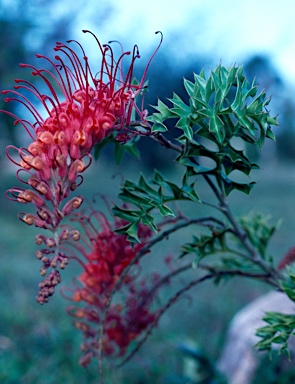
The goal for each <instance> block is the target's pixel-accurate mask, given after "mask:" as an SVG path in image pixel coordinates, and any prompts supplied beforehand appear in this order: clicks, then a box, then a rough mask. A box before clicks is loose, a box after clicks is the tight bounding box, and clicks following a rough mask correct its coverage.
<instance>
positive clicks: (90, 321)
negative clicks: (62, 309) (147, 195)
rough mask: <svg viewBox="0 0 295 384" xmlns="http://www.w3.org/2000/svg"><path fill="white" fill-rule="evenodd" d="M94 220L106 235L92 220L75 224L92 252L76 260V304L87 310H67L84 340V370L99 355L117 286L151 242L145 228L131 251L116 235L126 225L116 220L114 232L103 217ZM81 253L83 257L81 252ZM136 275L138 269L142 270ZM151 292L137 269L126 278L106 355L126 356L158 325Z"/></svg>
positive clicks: (111, 318) (105, 341)
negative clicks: (79, 270)
mask: <svg viewBox="0 0 295 384" xmlns="http://www.w3.org/2000/svg"><path fill="white" fill-rule="evenodd" d="M91 216H92V217H95V218H96V219H97V221H98V223H99V225H100V227H101V230H97V229H96V223H95V222H94V221H93V220H89V219H88V217H87V216H83V215H82V214H81V213H77V214H76V220H79V221H80V223H81V224H82V226H83V228H84V232H85V234H86V238H83V239H84V242H85V243H86V244H88V245H89V246H90V248H91V250H90V252H89V253H87V252H85V249H84V248H83V253H84V258H85V259H86V261H84V260H81V258H80V257H79V256H78V254H75V257H76V258H79V259H80V260H81V264H82V265H83V272H82V274H81V275H80V277H79V281H80V284H79V286H77V287H76V289H75V290H74V292H73V294H72V296H71V300H72V301H74V302H75V303H77V304H78V303H80V305H82V306H83V308H82V307H81V306H79V307H78V306H71V307H69V308H68V312H69V314H70V315H72V316H74V317H75V318H77V319H78V321H76V322H75V326H76V327H77V328H78V329H79V330H81V331H82V332H83V334H84V342H83V344H82V347H81V349H82V351H83V353H84V355H83V357H82V358H81V361H80V363H81V364H82V365H87V364H88V363H90V361H91V359H92V357H94V356H96V354H97V349H98V344H97V336H98V333H97V332H98V326H99V324H101V322H102V319H103V317H104V313H105V310H106V303H107V301H108V298H109V297H110V296H111V295H112V294H113V289H114V286H115V283H116V282H117V281H118V279H119V278H120V276H121V274H122V273H123V271H124V270H125V268H126V267H127V266H130V263H131V262H132V261H133V260H134V258H135V257H136V256H137V254H138V252H140V251H141V250H142V249H143V247H144V246H146V245H147V243H148V242H149V240H150V239H151V236H152V232H151V230H150V229H149V228H148V227H144V226H142V227H140V228H139V238H140V241H141V243H139V244H134V245H133V246H132V245H131V244H130V242H129V241H128V240H127V236H122V235H120V234H118V233H116V232H114V228H117V227H118V226H119V227H121V226H122V225H123V224H124V223H123V222H122V221H120V220H119V219H116V223H115V226H114V227H112V226H111V225H110V223H109V222H108V220H107V219H106V218H105V217H104V216H103V215H102V214H98V213H95V212H94V213H93V214H92V215H91ZM78 249H79V250H80V251H81V248H80V247H78ZM135 269H138V265H137V264H135ZM156 281H157V278H156V277H154V278H153V280H152V284H155V282H156ZM150 288H151V287H150V286H149V284H147V282H146V281H145V280H140V279H139V277H138V273H134V268H133V270H132V272H131V270H130V271H129V272H128V273H127V274H126V275H125V276H124V277H123V278H122V281H121V283H120V285H119V290H120V295H122V297H123V301H122V302H121V301H117V302H116V303H115V304H112V305H111V307H110V308H109V310H108V314H107V317H106V321H105V333H104V337H103V340H102V345H103V353H104V354H105V355H108V356H113V357H114V356H122V355H124V353H125V352H126V349H127V348H128V346H129V345H130V343H131V342H132V341H133V340H134V339H136V338H137V337H138V336H139V335H140V334H141V333H142V332H143V331H144V330H145V329H146V328H147V327H148V326H149V325H151V324H154V323H155V322H156V312H153V311H151V309H150V306H151V303H152V299H153V296H152V295H151V297H150V295H149V289H150ZM95 326H96V327H95ZM95 328H96V331H95Z"/></svg>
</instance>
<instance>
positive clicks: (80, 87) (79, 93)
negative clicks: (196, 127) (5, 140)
mask: <svg viewBox="0 0 295 384" xmlns="http://www.w3.org/2000/svg"><path fill="white" fill-rule="evenodd" d="M84 32H89V31H84ZM90 33H91V32H90ZM93 36H94V35H93ZM94 37H95V36H94ZM95 42H96V44H97V48H98V50H99V51H100V54H101V61H100V64H99V67H98V68H94V69H92V68H91V67H90V64H89V62H88V58H87V56H86V54H85V52H84V50H83V48H82V46H81V45H80V44H79V43H78V42H76V41H73V40H70V41H68V43H75V44H76V45H78V47H79V48H80V50H81V53H82V58H81V59H80V58H79V56H78V54H77V53H76V51H74V50H73V49H72V48H71V47H70V46H69V45H67V44H63V43H57V45H56V47H55V48H54V50H55V51H56V52H57V53H58V54H57V55H56V56H55V60H56V62H53V61H52V60H51V59H50V58H48V57H46V56H43V55H37V57H38V58H40V59H43V60H45V61H46V62H47V64H48V63H49V64H50V65H51V66H52V68H53V69H52V71H50V70H48V69H38V68H36V67H34V66H32V65H28V64H20V65H21V67H23V68H30V69H31V70H32V75H33V76H35V77H38V78H39V79H41V80H42V81H43V88H44V87H45V91H43V88H42V91H41V90H39V89H38V88H37V87H36V86H35V85H34V84H32V83H30V82H29V81H27V80H22V79H16V80H15V82H16V84H17V85H15V86H14V90H10V91H8V90H5V91H2V93H3V94H8V93H10V94H12V96H11V97H7V98H5V101H6V102H10V101H16V102H18V103H20V104H22V105H23V106H25V107H26V108H27V110H28V111H29V112H30V114H31V116H32V121H28V120H26V119H21V118H18V117H17V116H15V115H13V114H12V113H10V112H7V111H2V112H4V113H7V114H9V115H11V116H12V117H14V118H15V122H14V123H15V124H18V123H20V124H21V125H22V126H23V127H24V128H25V130H26V131H27V133H28V134H29V136H30V138H31V140H32V142H31V143H30V144H29V146H28V147H27V148H19V149H18V148H16V147H14V146H12V145H10V146H8V147H7V150H6V153H7V156H8V158H9V159H10V160H11V161H12V162H13V163H15V164H16V165H18V166H19V167H20V169H19V170H18V172H17V177H18V179H19V180H20V181H22V182H23V183H25V184H26V187H25V188H20V187H14V188H10V189H9V190H8V191H7V192H6V196H7V197H8V198H9V199H11V200H13V201H17V202H20V203H23V204H27V203H32V204H33V205H34V206H35V208H36V214H31V213H30V214H27V213H20V214H19V218H20V219H21V220H22V221H23V222H25V223H26V224H28V225H35V226H36V227H39V228H43V229H48V230H50V231H52V232H53V233H54V236H53V238H49V237H48V238H47V237H45V236H38V237H37V240H36V242H37V244H41V243H45V244H46V246H47V248H46V249H43V250H41V251H38V253H37V257H38V258H40V259H41V261H42V263H43V265H42V268H41V275H42V276H45V275H46V273H47V270H48V268H52V272H51V274H50V275H49V276H48V278H46V279H45V280H44V282H43V283H44V284H45V287H44V286H41V287H40V288H41V289H40V292H39V295H38V298H37V299H38V301H39V302H41V303H43V302H46V301H47V300H48V296H50V295H51V294H52V292H53V291H54V285H53V284H52V281H53V282H54V283H55V282H56V281H58V282H59V281H60V275H59V273H57V272H58V271H57V270H56V269H57V268H59V267H60V268H64V266H65V264H66V263H67V257H66V255H64V254H63V253H62V252H61V251H60V246H61V245H62V243H63V242H64V241H65V240H67V239H65V238H64V235H65V234H64V232H62V233H61V234H58V231H57V230H58V228H59V224H60V222H61V220H62V219H63V218H64V217H65V216H68V215H70V214H71V213H72V211H73V210H75V209H77V208H79V207H80V205H81V204H82V202H83V197H82V196H77V197H74V198H72V199H71V200H69V201H68V202H67V203H66V204H65V205H64V206H63V207H62V205H61V204H62V202H63V201H64V199H65V198H67V197H68V196H69V194H70V192H72V191H74V190H75V189H76V188H77V186H79V185H80V184H81V182H82V180H83V178H82V176H81V175H80V174H81V173H82V172H84V171H85V169H86V168H87V167H88V166H89V165H90V163H91V154H90V152H91V150H92V148H93V146H94V144H95V143H98V142H100V141H101V140H102V139H103V138H104V137H105V136H107V135H109V134H110V132H112V130H120V129H122V128H125V127H127V126H128V125H129V124H130V119H131V114H132V111H133V109H135V110H136V111H137V113H138V115H139V119H140V120H144V118H145V116H146V112H145V111H140V110H139V109H138V108H137V107H136V105H135V98H136V96H137V95H138V94H139V93H140V92H141V90H142V88H143V82H144V79H145V75H146V71H147V68H148V66H149V63H150V62H149V63H148V65H147V68H146V70H145V72H144V75H143V78H142V80H141V81H140V83H139V84H138V85H133V84H132V77H133V67H134V62H135V60H136V59H137V58H138V57H139V53H138V49H137V47H136V46H135V47H134V49H133V53H132V54H131V52H123V53H122V54H121V56H120V57H119V58H118V59H115V56H114V53H113V50H112V48H111V47H110V45H109V44H106V45H101V44H100V42H99V41H98V40H97V39H96V37H95ZM130 54H131V62H130V65H129V68H128V70H127V73H126V75H124V73H123V70H122V62H123V59H124V58H125V56H128V55H130ZM43 92H46V93H43ZM30 96H32V97H33V98H34V99H35V102H33V101H31V99H30ZM40 106H41V109H43V110H44V114H45V116H44V117H43V116H42V114H41V112H40ZM10 150H16V151H17V153H18V155H19V160H15V159H14V157H12V156H11V154H10ZM21 175H24V177H23V178H22V177H21ZM69 236H72V235H71V234H69ZM72 237H73V239H75V240H78V237H79V236H77V234H75V235H73V236H72ZM48 248H49V249H48ZM98 268H99V271H100V272H99V273H97V274H96V276H100V278H101V280H102V282H103V283H104V284H105V283H107V282H108V281H110V273H113V271H112V272H110V271H109V270H108V266H107V265H106V264H101V265H100V266H99V267H98ZM116 273H119V271H117V272H116ZM88 280H89V281H90V278H89V279H88ZM49 288H50V289H49ZM44 295H45V296H44Z"/></svg>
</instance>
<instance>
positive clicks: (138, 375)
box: [0, 159, 295, 384]
mask: <svg viewBox="0 0 295 384" xmlns="http://www.w3.org/2000/svg"><path fill="white" fill-rule="evenodd" d="M131 161H132V163H130V162H131ZM140 166H141V164H140V163H137V162H135V161H134V162H133V160H130V159H129V160H128V161H125V162H124V163H123V167H124V168H125V169H128V172H129V174H130V177H132V179H133V180H134V179H137V178H138V174H139V170H140ZM110 168H111V169H112V171H111V172H110V171H109V169H110ZM119 172H120V171H119V169H117V168H116V167H115V166H114V165H113V164H109V163H106V160H104V161H103V162H98V163H97V164H95V165H94V167H92V170H91V172H89V173H88V175H85V182H84V184H83V186H81V188H80V192H79V193H82V194H83V193H85V194H86V195H87V196H88V197H89V198H90V197H91V196H92V195H93V193H94V190H93V185H98V186H99V193H101V194H104V195H105V196H107V197H108V199H110V200H112V199H114V198H115V196H116V194H117V193H118V191H119V186H120V181H121V176H120V173H119ZM163 172H165V170H164V171H163ZM170 173H171V172H170ZM115 174H116V177H112V176H113V175H115ZM175 174H176V178H177V177H180V176H179V175H178V172H177V171H176V172H175ZM294 178H295V173H294V170H293V167H292V165H282V164H281V165H275V166H269V165H268V168H266V166H265V169H262V170H261V171H259V172H255V175H254V179H256V180H258V183H257V185H256V187H254V190H253V191H252V193H251V196H250V197H248V196H244V195H241V194H239V193H233V194H232V196H230V202H231V204H232V207H233V211H234V212H235V213H236V214H238V215H246V214H248V213H249V212H250V211H251V210H258V211H261V212H262V213H264V214H271V216H272V219H271V221H272V222H273V223H274V222H276V221H277V220H279V219H283V223H282V225H281V228H280V230H279V232H278V233H277V234H276V235H275V236H274V239H273V242H272V244H271V247H270V250H269V251H270V252H271V253H272V254H273V256H274V258H275V259H276V260H278V259H279V258H280V257H281V256H282V255H283V254H284V253H285V252H286V251H287V250H288V249H289V248H290V247H291V246H293V245H294V228H295V215H294V209H293V204H294V203H293V202H294V192H295V183H294ZM1 180H2V181H1V196H3V192H4V190H5V189H6V188H8V187H9V186H12V185H14V184H15V179H14V176H13V175H12V174H11V173H5V174H3V175H2V179H1ZM199 188H200V194H201V195H205V194H206V193H207V190H206V189H204V186H203V185H202V184H201V183H200V185H199ZM20 208H22V207H20V206H19V204H14V203H10V202H7V201H6V200H5V199H4V198H3V197H1V198H0V212H1V216H0V225H1V232H0V242H1V268H0V383H3V384H41V383H42V384H55V383H63V384H75V383H77V384H84V383H85V384H86V383H87V384H92V383H98V382H99V380H98V376H97V367H96V366H95V364H93V365H91V366H90V367H89V368H87V369H83V368H81V367H80V366H79V365H78V364H77V361H78V359H79V356H80V353H79V344H80V342H81V335H80V334H79V333H78V332H76V331H75V330H74V328H73V327H72V325H71V319H70V318H69V317H68V316H67V315H66V312H65V308H66V305H67V303H66V302H65V301H64V300H63V299H62V298H61V297H59V296H58V295H55V296H54V297H53V298H52V300H51V302H50V303H49V304H47V305H45V306H39V305H38V304H37V303H36V302H35V299H34V297H35V295H36V291H37V285H38V281H39V274H38V269H39V267H40V265H39V261H38V260H37V259H36V258H35V257H34V251H35V245H34V241H33V238H34V235H35V233H37V231H35V229H34V228H30V227H27V226H25V225H24V224H22V223H20V222H19V221H18V220H17V219H16V215H17V212H18V210H19V209H20ZM202 209H203V207H201V206H196V208H194V210H195V211H192V207H188V206H187V207H184V210H187V211H188V212H190V213H191V214H194V215H198V214H200V213H201V212H202ZM190 235H191V232H188V231H183V232H181V233H178V234H176V235H175V236H173V237H172V238H169V240H167V241H166V242H163V243H162V244H161V247H158V248H157V249H156V250H155V253H154V254H153V255H149V256H148V257H147V258H146V260H145V263H146V268H147V269H149V268H150V269H158V268H159V265H158V260H159V259H161V258H162V256H163V255H167V254H170V253H173V252H174V253H175V250H178V249H179V244H180V243H181V241H183V239H185V238H187V239H188V238H189V237H190ZM151 265H152V266H151ZM75 270H76V267H75V266H73V267H72V266H70V267H68V269H67V270H66V271H65V273H64V274H63V277H64V284H65V285H66V284H69V283H70V280H71V277H72V275H73V271H75ZM191 273H194V272H193V271H192V272H191ZM237 287H238V289H237ZM267 289H268V288H267V287H266V286H263V285H262V284H259V283H257V282H253V281H249V280H238V281H237V279H236V278H235V279H233V280H230V281H229V282H228V283H226V284H221V285H220V286H219V287H218V288H216V287H215V286H214V285H213V284H212V283H210V282H209V283H204V285H201V286H199V287H197V289H195V290H192V291H191V292H190V293H188V294H187V295H186V296H185V297H184V298H183V299H182V300H180V301H179V302H178V303H177V304H175V306H174V307H172V308H170V310H169V311H168V312H167V313H166V314H165V315H164V316H163V318H162V319H161V321H160V325H159V327H158V328H157V329H155V330H154V332H153V334H152V336H151V338H150V339H149V340H148V342H147V343H146V344H145V345H144V347H143V348H142V350H141V351H140V353H139V354H138V355H137V356H135V358H134V359H133V360H132V361H130V362H129V363H127V365H126V366H125V367H124V368H122V369H121V370H117V371H114V369H112V368H110V369H109V373H107V380H106V382H107V383H122V384H124V383H126V384H127V383H128V384H133V383H134V384H135V383H138V384H139V383H150V382H153V383H173V382H175V383H181V382H183V381H180V380H181V379H180V377H181V373H182V368H183V365H182V358H183V356H182V354H181V352H180V346H181V345H183V344H185V343H188V344H190V343H193V344H194V345H195V346H196V347H198V348H201V349H204V350H205V352H206V354H207V355H209V356H210V358H211V359H212V361H214V360H216V359H217V358H218V355H219V352H220V349H221V347H222V343H223V341H224V335H225V332H226V328H227V326H228V324H229V321H230V319H231V318H232V316H233V315H234V314H235V313H236V311H238V310H239V309H240V308H241V307H243V306H244V305H245V304H246V303H248V302H249V301H251V300H252V299H254V298H255V297H257V296H258V295H260V294H261V293H263V292H265V291H266V290H267ZM166 293H167V294H168V292H166ZM261 375H262V373H261ZM178 378H179V381H177V380H178ZM165 380H166V381H165ZM173 380H175V381H173ZM271 382H272V381H269V383H271ZM264 383H265V384H267V383H268V381H266V380H264Z"/></svg>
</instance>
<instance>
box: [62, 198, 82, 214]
mask: <svg viewBox="0 0 295 384" xmlns="http://www.w3.org/2000/svg"><path fill="white" fill-rule="evenodd" d="M82 203H83V197H82V196H76V197H73V198H72V199H71V200H70V201H68V202H67V203H66V205H65V206H64V207H63V209H62V213H63V214H64V216H67V215H69V214H70V213H71V212H72V211H73V210H74V209H78V208H79V207H80V205H81V204H82Z"/></svg>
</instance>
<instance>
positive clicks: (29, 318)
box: [0, 0, 295, 384]
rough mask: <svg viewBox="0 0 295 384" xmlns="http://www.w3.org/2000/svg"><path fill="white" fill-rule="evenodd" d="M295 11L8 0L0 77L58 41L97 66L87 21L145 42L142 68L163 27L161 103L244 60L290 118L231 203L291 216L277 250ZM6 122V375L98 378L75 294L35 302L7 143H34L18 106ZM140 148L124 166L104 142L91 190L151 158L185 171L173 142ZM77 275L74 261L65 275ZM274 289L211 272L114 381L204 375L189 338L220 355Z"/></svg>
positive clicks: (2, 296)
mask: <svg viewBox="0 0 295 384" xmlns="http://www.w3.org/2000/svg"><path fill="white" fill-rule="evenodd" d="M294 14H295V4H294V2H293V1H292V0H280V1H279V0H273V1H266V0H265V1H264V0H240V1H233V0H223V1H219V0H211V1H210V0H184V1H182V2H180V1H174V0H172V1H171V0H170V1H169V0H162V1H161V0H150V1H138V0H137V1H135V0H125V1H124V2H123V1H122V2H117V1H115V0H108V1H104V0H100V1H98V0H88V1H76V2H74V1H70V0H65V1H61V0H51V1H50V2H48V1H46V0H35V1H33V0H32V1H30V0H0V32H1V33H0V88H1V89H11V87H12V86H13V79H14V78H24V77H25V78H27V79H29V78H30V76H29V71H25V70H23V69H21V68H20V67H19V66H18V64H19V63H23V62H25V63H30V64H36V62H37V59H36V58H35V54H36V53H43V54H45V55H48V56H50V55H52V57H53V54H54V52H53V50H52V48H53V47H54V45H55V42H56V41H65V40H68V39H77V40H78V41H80V42H81V43H82V45H83V46H84V48H85V50H86V52H87V55H88V56H89V58H90V60H91V62H92V66H95V60H96V58H98V59H99V55H98V54H97V51H96V48H95V44H94V41H93V39H92V38H91V36H90V35H85V34H83V33H82V31H81V30H82V29H89V30H91V31H93V32H94V33H95V34H96V36H97V37H98V38H99V39H100V40H101V41H102V42H103V43H105V42H108V41H109V40H119V41H120V42H121V43H122V44H123V46H124V48H125V49H131V48H132V47H133V45H134V44H138V46H139V49H140V53H141V59H140V60H139V61H138V63H137V64H138V65H137V70H138V73H140V72H142V71H143V70H144V66H145V63H146V61H147V60H148V58H149V57H150V56H151V54H152V53H153V51H154V50H155V48H156V47H157V45H158V43H159V35H155V32H156V31H158V30H160V31H162V32H163V35H164V41H163V44H162V46H161V49H160V51H159V52H158V53H157V55H156V57H155V59H154V60H153V62H152V64H151V66H150V70H149V74H148V78H149V91H148V93H147V95H146V102H147V104H151V105H153V104H155V103H156V102H157V98H158V97H159V98H165V97H171V95H172V92H173V91H175V92H176V93H177V94H179V95H181V94H183V89H182V79H183V77H186V78H188V79H190V78H192V76H193V75H192V74H193V72H199V71H200V70H201V69H202V68H203V67H204V68H205V69H207V70H209V69H210V68H214V67H215V66H217V65H218V64H219V63H220V62H222V64H223V65H231V64H234V63H236V64H239V65H242V64H244V66H245V72H246V74H247V75H248V77H249V79H250V80H252V79H253V78H254V77H256V78H257V79H258V82H259V83H260V85H261V89H263V88H265V89H266V91H267V93H268V94H269V95H273V96H272V102H271V104H270V109H271V110H272V112H273V114H279V117H278V120H279V123H280V126H279V127H278V128H276V129H275V134H276V143H271V142H267V143H266V145H265V147H264V149H263V151H262V152H258V151H256V152H255V151H253V153H252V154H251V155H252V157H253V159H254V160H256V161H259V163H260V164H261V170H260V171H259V172H255V174H254V176H253V180H255V181H257V185H256V187H255V188H254V190H253V192H252V194H251V196H250V197H241V196H239V195H234V194H233V196H232V197H231V204H232V206H233V209H234V211H235V213H236V214H247V213H249V212H250V211H251V210H252V209H258V210H260V211H261V212H262V213H264V214H270V216H271V222H273V223H275V222H276V221H277V220H279V219H282V225H281V227H280V230H279V231H278V233H277V234H276V235H275V237H274V241H273V243H272V244H271V247H270V249H269V251H270V253H272V254H273V256H274V258H275V259H276V260H277V259H279V258H280V257H281V256H282V255H283V254H284V253H285V252H286V251H287V250H288V249H289V248H290V247H291V246H293V245H294V243H295V238H294V229H295V215H294V191H295V172H294V165H293V164H294V161H295V108H294V107H295V105H294V104H295V102H294V93H295V89H294V87H295V38H294V36H295V23H294ZM38 65H39V64H38ZM15 107H16V106H13V105H12V104H5V103H4V102H3V98H1V99H0V109H4V108H5V109H7V108H10V109H9V110H10V111H11V112H17V110H15V109H13V108H15ZM0 126H1V131H0V132H1V134H0V146H1V152H0V228H1V231H0V383H5V384H18V383H22V384H33V383H36V384H37V383H38V384H41V383H42V384H55V383H61V382H63V383H65V384H67V383H77V384H83V383H85V384H86V383H87V384H91V383H96V382H98V378H97V369H96V367H95V366H94V365H93V366H91V367H89V368H87V369H86V370H85V369H83V368H81V367H79V366H78V365H77V360H78V359H79V343H80V342H81V335H80V334H78V333H77V332H75V330H74V329H73V328H72V325H71V319H70V318H69V317H68V316H67V314H66V312H65V307H66V305H67V303H65V302H64V300H62V299H61V298H60V297H59V296H58V295H55V297H54V298H53V300H51V302H50V303H49V304H48V305H46V306H44V307H41V306H39V305H38V304H37V303H36V302H35V298H34V297H35V295H36V290H37V284H38V280H39V273H38V269H39V264H38V261H37V259H36V258H35V257H34V252H35V245H34V241H33V238H34V235H35V234H36V232H35V230H34V229H33V228H29V227H26V226H25V225H24V224H22V223H20V222H19V221H18V220H17V217H16V216H17V213H18V211H19V210H20V209H21V208H22V207H18V206H17V204H13V203H10V202H8V201H7V200H6V199H5V197H4V192H5V190H6V189H7V188H9V187H11V186H13V185H15V184H16V183H17V182H16V179H15V167H14V166H12V165H11V163H10V162H9V161H8V160H7V159H6V157H5V147H6V145H8V144H14V145H17V146H19V145H23V144H22V143H23V140H24V135H23V132H22V129H21V127H13V124H12V119H11V118H9V117H8V116H7V115H4V114H1V115H0ZM141 150H142V159H141V160H139V161H137V160H135V159H133V158H126V159H125V160H124V161H123V163H122V165H121V168H120V167H118V166H117V165H116V164H115V163H114V161H113V159H112V153H110V152H109V151H105V152H104V154H103V156H102V157H101V158H100V159H99V161H98V162H97V163H96V164H95V165H94V166H93V167H92V169H91V170H89V172H88V174H85V182H84V184H83V186H82V187H81V193H84V194H85V195H87V196H88V197H89V198H91V196H92V195H93V194H94V193H96V192H98V193H100V194H104V195H107V196H108V198H110V199H113V198H115V196H116V194H117V193H118V190H119V186H120V181H121V176H120V174H122V173H124V174H125V173H127V174H128V176H129V177H131V178H133V179H135V178H137V175H138V173H139V172H140V171H141V170H143V171H145V172H147V173H152V171H153V169H154V168H155V167H157V168H159V169H160V170H162V171H163V172H166V173H167V174H168V175H169V174H170V175H175V177H177V172H178V171H177V169H174V168H173V166H171V158H170V157H169V154H168V153H167V154H166V153H165V151H163V149H161V150H159V151H157V150H154V151H152V150H151V148H149V147H148V146H146V145H142V146H141ZM98 204H99V203H98ZM196 214H197V212H196ZM185 236H189V234H188V233H182V234H179V235H178V236H175V237H174V238H173V239H172V240H170V241H169V242H167V243H165V244H164V245H162V247H161V248H160V249H158V250H156V254H155V255H153V257H151V259H150V260H149V263H148V266H147V268H151V269H152V268H153V267H154V268H155V269H156V268H157V264H156V263H157V260H158V259H159V255H163V254H165V255H166V254H167V255H168V254H170V253H171V252H172V250H175V249H178V247H179V243H180V241H182V239H183V238H184V237H185ZM73 268H75V267H73ZM72 276H73V270H71V268H68V270H67V271H66V272H65V274H64V280H65V284H66V283H67V281H68V282H70V280H71V277H72ZM236 287H238V289H236ZM267 289H268V288H267V287H265V286H263V285H260V284H257V283H253V282H249V281H242V282H240V281H239V282H238V285H237V281H235V280H233V281H230V282H228V283H227V284H223V285H221V286H220V287H218V289H217V288H216V287H215V286H213V285H212V284H207V283H206V285H204V286H200V287H198V288H197V289H195V290H194V291H192V292H191V293H190V295H189V297H187V298H186V299H184V300H181V301H180V302H179V303H178V304H176V305H175V306H174V308H171V309H170V311H169V312H168V313H167V314H166V315H165V316H164V318H163V319H162V320H161V322H160V325H159V327H158V329H156V330H155V331H154V333H153V335H152V337H151V338H150V340H149V341H148V342H147V344H146V345H145V346H144V348H143V349H142V351H141V352H140V353H139V354H138V355H137V356H136V357H135V358H134V359H133V360H132V361H131V362H129V363H128V364H127V365H126V366H125V367H124V368H123V369H121V370H118V371H116V372H115V373H112V375H113V376H110V378H109V380H110V382H111V383H112V382H114V383H138V384H139V383H151V382H153V383H189V382H191V383H197V381H192V380H193V379H191V381H188V379H187V378H185V377H184V373H183V370H184V365H183V361H184V354H183V352H182V350H183V346H184V345H185V346H193V348H195V349H197V350H198V351H202V352H201V353H202V354H204V356H207V358H208V360H209V361H211V362H212V364H214V363H215V362H216V361H217V360H218V356H219V355H220V353H221V350H222V347H223V343H224V336H225V333H226V329H227V327H228V324H229V322H230V319H231V318H232V316H233V315H234V314H235V313H236V312H237V311H238V310H239V309H240V308H242V307H243V306H244V305H245V304H246V303H248V302H250V301H251V300H253V299H254V298H256V297H257V296H259V295H260V294H262V293H263V292H266V291H267ZM180 313H181V316H180V315H179V314H180ZM279 364H280V361H279V360H278V359H276V358H274V359H273V360H272V362H271V363H270V362H269V361H267V363H266V364H264V367H263V369H262V368H261V369H260V371H259V373H258V375H259V376H257V383H258V382H261V380H264V382H265V383H283V382H285V381H283V380H285V379H284V378H283V376H282V375H281V376H280V378H279V377H278V376H276V375H278V373H277V372H278V369H277V367H278V366H279ZM290 370H292V369H291V365H290ZM110 375H111V373H110ZM195 380H197V379H195ZM279 380H280V381H279ZM289 382H290V381H289Z"/></svg>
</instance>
